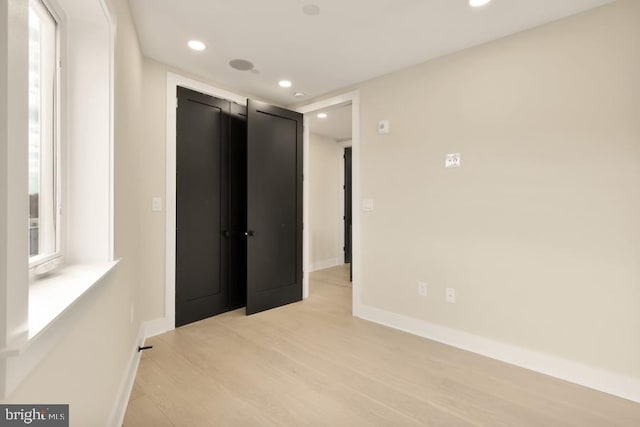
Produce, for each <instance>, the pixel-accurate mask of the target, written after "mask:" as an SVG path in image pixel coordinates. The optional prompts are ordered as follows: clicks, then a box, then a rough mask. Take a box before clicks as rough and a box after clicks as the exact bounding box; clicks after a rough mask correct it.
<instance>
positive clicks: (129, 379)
mask: <svg viewBox="0 0 640 427" xmlns="http://www.w3.org/2000/svg"><path fill="white" fill-rule="evenodd" d="M171 329H173V326H172V325H170V322H169V321H168V319H166V318H164V317H162V318H159V319H155V320H149V321H147V322H144V323H142V324H141V325H140V330H139V332H138V336H137V337H136V342H135V344H134V346H133V348H134V350H135V349H136V348H137V347H138V346H143V345H144V342H145V340H146V339H147V338H151V337H153V336H156V335H160V334H162V333H164V332H167V331H170V330H171ZM140 356H141V353H140V352H139V351H136V352H135V354H134V355H133V356H132V357H131V360H130V361H129V366H128V368H127V372H126V375H125V376H124V378H123V379H122V383H121V384H120V389H119V391H118V399H117V401H116V403H115V406H114V408H113V410H112V411H111V419H110V420H109V425H110V426H112V427H121V426H122V423H123V422H124V416H125V414H126V412H127V405H128V404H129V398H130V397H131V390H132V389H133V383H134V381H135V379H136V373H137V372H138V365H139V364H140Z"/></svg>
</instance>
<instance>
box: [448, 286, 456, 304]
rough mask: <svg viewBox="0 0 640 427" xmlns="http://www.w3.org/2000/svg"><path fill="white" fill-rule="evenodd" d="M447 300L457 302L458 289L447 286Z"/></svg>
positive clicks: (451, 302)
mask: <svg viewBox="0 0 640 427" xmlns="http://www.w3.org/2000/svg"><path fill="white" fill-rule="evenodd" d="M447 302H448V303H449V304H455V302H456V290H455V289H453V288H447Z"/></svg>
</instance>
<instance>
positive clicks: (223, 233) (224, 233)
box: [222, 230, 231, 237]
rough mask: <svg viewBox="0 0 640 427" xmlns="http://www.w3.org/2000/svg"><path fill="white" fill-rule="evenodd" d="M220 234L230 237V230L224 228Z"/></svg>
mask: <svg viewBox="0 0 640 427" xmlns="http://www.w3.org/2000/svg"><path fill="white" fill-rule="evenodd" d="M222 235H223V236H224V237H231V232H230V231H229V230H224V231H223V232H222Z"/></svg>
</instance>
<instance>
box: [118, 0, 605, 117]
mask: <svg viewBox="0 0 640 427" xmlns="http://www.w3.org/2000/svg"><path fill="white" fill-rule="evenodd" d="M611 1H612V0H493V2H492V3H490V4H489V5H487V6H483V7H481V8H471V7H470V6H469V4H468V0H277V1H273V0H271V1H266V0H179V1H177V0H129V2H130V5H131V9H132V13H133V16H134V20H135V24H136V27H137V30H138V35H139V38H140V42H141V45H142V49H143V52H144V54H145V55H146V56H148V57H150V58H152V59H155V60H157V61H160V62H163V63H166V64H169V65H171V66H174V67H177V68H179V69H182V70H185V71H187V72H190V73H193V74H195V75H198V76H201V77H203V78H207V79H210V80H212V81H214V82H216V83H217V84H220V85H223V86H226V87H228V88H231V89H235V90H237V91H238V92H241V93H243V94H248V95H252V96H255V97H259V98H262V99H265V100H268V101H271V102H274V103H277V104H280V105H291V104H295V103H300V102H302V101H304V100H305V99H311V98H313V97H316V96H319V95H322V94H325V93H327V92H331V91H334V90H336V89H340V88H343V87H347V86H350V85H353V84H356V83H359V82H362V81H364V80H368V79H370V78H373V77H376V76H380V75H383V74H387V73H390V72H393V71H397V70H400V69H403V68H406V67H408V66H410V65H414V64H418V63H421V62H424V61H426V60H428V59H432V58H435V57H438V56H442V55H446V54H448V53H452V52H455V51H458V50H461V49H465V48H468V47H471V46H474V45H478V44H481V43H485V42H488V41H490V40H495V39H497V38H500V37H503V36H506V35H509V34H512V33H516V32H519V31H523V30H525V29H529V28H532V27H535V26H538V25H541V24H544V23H547V22H550V21H553V20H557V19H560V18H562V17H565V16H569V15H572V14H575V13H578V12H581V11H584V10H587V9H591V8H594V7H597V6H600V5H603V4H605V3H609V2H611ZM310 5H315V6H317V7H318V8H319V14H317V15H314V16H310V15H307V14H305V13H304V12H303V8H305V7H307V10H308V9H309V6H310ZM311 9H313V7H312V8H311ZM192 39H197V40H201V41H202V42H204V43H205V44H206V45H207V49H206V50H204V51H202V52H195V51H192V50H190V49H189V48H188V47H187V41H189V40H192ZM233 59H246V60H249V61H251V62H252V63H253V64H254V65H255V69H256V70H258V72H252V71H237V70H235V69H233V68H231V67H230V66H229V61H231V60H233ZM282 79H288V80H291V81H292V82H293V87H291V88H289V89H283V88H280V87H279V86H278V84H277V83H278V81H279V80H282ZM295 91H300V92H304V93H305V94H306V96H305V97H303V98H294V97H293V93H294V92H295Z"/></svg>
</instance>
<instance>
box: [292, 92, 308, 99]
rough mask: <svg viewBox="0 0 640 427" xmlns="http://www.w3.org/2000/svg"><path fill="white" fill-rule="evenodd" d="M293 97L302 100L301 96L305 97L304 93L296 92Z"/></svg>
mask: <svg viewBox="0 0 640 427" xmlns="http://www.w3.org/2000/svg"><path fill="white" fill-rule="evenodd" d="M293 96H295V97H296V98H302V97H303V96H305V93H304V92H296V93H294V94H293Z"/></svg>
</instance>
